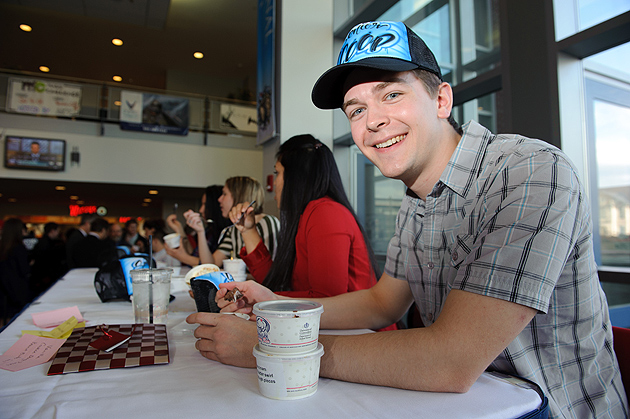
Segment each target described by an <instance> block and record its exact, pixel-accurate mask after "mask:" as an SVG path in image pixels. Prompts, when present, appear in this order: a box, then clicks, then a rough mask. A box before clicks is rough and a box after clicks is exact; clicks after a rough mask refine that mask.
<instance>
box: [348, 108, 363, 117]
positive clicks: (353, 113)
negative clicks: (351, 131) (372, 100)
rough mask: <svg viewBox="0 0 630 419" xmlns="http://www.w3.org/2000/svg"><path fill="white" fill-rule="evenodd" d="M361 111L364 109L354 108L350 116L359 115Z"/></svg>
mask: <svg viewBox="0 0 630 419" xmlns="http://www.w3.org/2000/svg"><path fill="white" fill-rule="evenodd" d="M361 112H363V109H362V108H357V109H355V110H353V111H352V112H350V117H351V118H352V117H355V116H357V115H359V114H360V113H361Z"/></svg>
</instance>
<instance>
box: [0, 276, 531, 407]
mask: <svg viewBox="0 0 630 419" xmlns="http://www.w3.org/2000/svg"><path fill="white" fill-rule="evenodd" d="M95 272H96V269H76V270H72V271H70V272H69V273H68V274H67V275H66V276H65V277H64V278H62V279H61V280H59V281H58V282H57V283H56V284H55V285H54V286H53V287H52V288H51V289H50V290H49V291H48V292H46V293H45V294H44V295H43V296H41V297H40V298H39V299H38V300H36V301H35V302H34V303H32V304H31V305H30V306H29V307H28V308H27V309H26V310H25V311H24V312H23V313H22V314H21V315H20V316H19V317H18V318H17V319H16V320H15V321H14V322H13V323H11V324H10V325H9V326H8V327H7V328H6V329H5V330H4V331H3V332H2V333H0V352H2V353H4V351H6V350H7V349H9V347H11V345H13V344H14V343H15V342H16V341H17V340H18V339H19V338H20V336H21V331H22V330H33V329H37V327H35V326H34V324H33V322H32V319H31V314H32V313H38V312H42V311H48V310H55V309H59V308H64V307H72V306H75V305H76V306H78V308H79V310H80V311H81V313H82V315H83V317H84V318H85V319H86V321H87V326H94V325H99V324H102V323H106V324H129V323H133V310H132V307H131V303H129V302H109V303H101V302H100V300H99V298H98V296H97V294H96V292H95V290H94V285H93V280H94V274H95ZM173 291H174V295H175V297H176V298H175V300H174V301H173V302H172V303H171V305H170V311H169V315H168V325H167V332H168V340H169V346H170V357H171V362H170V364H168V365H152V366H142V367H136V368H121V369H111V370H99V371H90V372H80V373H72V374H64V375H53V376H47V375H46V373H47V372H48V368H49V366H50V362H48V363H46V364H43V365H39V366H36V367H32V368H29V369H26V370H22V371H18V372H10V371H6V370H0V418H19V419H24V418H58V419H59V418H81V419H84V418H90V419H97V418H110V417H130V418H131V417H133V418H151V419H157V418H176V417H181V418H208V417H251V418H285V417H286V418H304V419H306V418H316V419H322V418H329V417H334V418H337V417H344V418H383V417H397V418H407V417H409V418H412V417H413V418H455V417H457V418H460V417H466V418H501V419H506V418H515V417H518V416H520V415H522V414H524V413H526V412H530V411H532V410H535V409H536V408H538V406H539V405H540V402H541V400H540V397H539V395H538V394H537V393H536V392H535V391H534V390H532V389H528V388H523V387H521V386H518V385H514V384H512V383H510V382H508V381H507V380H504V379H502V378H499V377H496V376H494V375H491V374H488V373H484V374H483V375H482V376H481V377H480V378H479V380H478V381H477V382H476V383H475V384H474V385H473V386H472V388H471V389H470V390H469V391H468V392H467V393H465V394H450V393H429V392H420V391H408V390H400V389H394V388H389V387H379V386H370V385H363V384H355V383H348V382H343V381H338V380H331V379H326V378H320V380H319V388H318V390H317V392H316V393H315V394H314V395H313V396H311V397H308V398H304V399H300V400H292V401H280V400H272V399H268V398H265V397H263V396H262V395H260V393H259V391H258V378H257V374H256V371H255V370H254V369H247V368H238V367H233V366H229V365H223V364H221V363H218V362H214V361H210V360H207V359H205V358H203V357H202V356H201V355H200V354H199V352H198V351H197V350H196V349H195V348H194V343H195V340H196V339H195V337H194V336H193V331H194V328H195V326H194V325H188V324H187V323H186V322H185V318H186V317H187V316H188V314H190V313H192V312H194V311H195V304H194V301H193V300H192V299H191V298H190V297H189V296H188V294H187V291H186V289H185V288H181V287H179V288H177V289H175V288H174V289H173ZM358 332H369V331H358ZM358 332H357V331H354V332H348V333H358ZM321 333H327V332H326V331H322V332H321Z"/></svg>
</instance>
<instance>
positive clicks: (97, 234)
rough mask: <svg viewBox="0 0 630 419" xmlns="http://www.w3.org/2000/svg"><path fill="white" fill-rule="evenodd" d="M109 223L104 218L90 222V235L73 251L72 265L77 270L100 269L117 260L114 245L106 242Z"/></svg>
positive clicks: (108, 241)
mask: <svg viewBox="0 0 630 419" xmlns="http://www.w3.org/2000/svg"><path fill="white" fill-rule="evenodd" d="M108 232H109V222H108V221H107V220H105V219H104V218H100V217H98V218H96V219H95V220H94V221H92V224H91V227H90V233H89V234H88V235H87V237H84V238H83V239H81V240H80V241H79V242H78V243H77V244H76V245H75V249H74V265H75V266H76V267H77V268H100V267H101V266H103V265H104V264H105V263H107V262H109V261H111V260H116V259H118V252H117V251H116V247H115V246H114V244H113V243H112V242H111V241H110V240H108V238H107V235H108Z"/></svg>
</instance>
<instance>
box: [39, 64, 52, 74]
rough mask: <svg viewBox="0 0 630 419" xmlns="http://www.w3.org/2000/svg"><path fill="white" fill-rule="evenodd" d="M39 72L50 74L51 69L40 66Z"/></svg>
mask: <svg viewBox="0 0 630 419" xmlns="http://www.w3.org/2000/svg"><path fill="white" fill-rule="evenodd" d="M39 71H41V72H42V73H48V72H49V71H50V68H48V67H46V66H45V65H40V66H39Z"/></svg>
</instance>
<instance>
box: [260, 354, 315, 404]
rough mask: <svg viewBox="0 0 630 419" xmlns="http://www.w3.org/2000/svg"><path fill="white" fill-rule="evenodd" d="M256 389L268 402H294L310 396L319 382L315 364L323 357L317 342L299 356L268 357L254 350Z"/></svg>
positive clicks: (269, 355) (270, 355) (268, 355)
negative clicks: (270, 400)
mask: <svg viewBox="0 0 630 419" xmlns="http://www.w3.org/2000/svg"><path fill="white" fill-rule="evenodd" d="M253 353H254V356H255V357H256V369H257V372H258V388H259V389H260V394H262V395H263V396H265V397H268V398H270V399H276V400H295V399H302V398H304V397H308V396H312V395H313V394H314V393H315V392H316V391H317V383H318V382H319V363H320V359H321V357H322V355H324V347H323V345H322V344H321V343H320V344H318V345H317V347H316V349H315V350H313V351H310V352H306V353H302V354H285V355H272V354H268V353H266V352H263V351H261V350H260V347H259V345H256V346H255V347H254V351H253Z"/></svg>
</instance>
